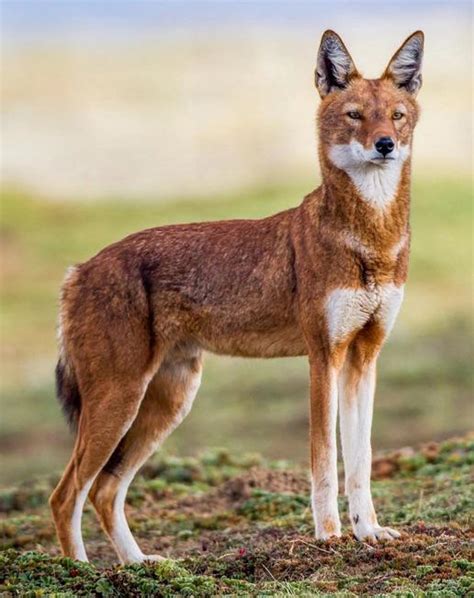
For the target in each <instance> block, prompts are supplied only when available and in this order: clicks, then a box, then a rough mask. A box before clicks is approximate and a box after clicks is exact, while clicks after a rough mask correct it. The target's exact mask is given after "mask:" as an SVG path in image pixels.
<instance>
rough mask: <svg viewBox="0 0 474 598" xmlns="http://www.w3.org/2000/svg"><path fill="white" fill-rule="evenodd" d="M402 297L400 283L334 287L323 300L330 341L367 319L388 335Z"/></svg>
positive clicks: (359, 327) (335, 340)
mask: <svg viewBox="0 0 474 598" xmlns="http://www.w3.org/2000/svg"><path fill="white" fill-rule="evenodd" d="M402 300H403V286H400V287H397V286H395V285H394V284H392V283H391V284H386V285H380V286H374V287H372V288H368V289H364V288H359V289H348V288H342V289H335V290H333V291H332V292H331V293H330V295H329V297H328V298H327V301H326V309H325V313H326V321H327V327H328V332H329V337H330V340H331V342H332V343H339V342H342V341H343V340H345V339H346V338H347V337H348V336H349V335H351V334H353V333H354V332H356V331H357V330H361V329H362V328H363V327H364V326H365V325H366V324H367V323H368V322H369V321H370V320H374V321H376V322H377V323H378V324H379V325H380V326H381V327H382V328H383V329H384V331H385V334H389V332H390V331H391V329H392V327H393V325H394V323H395V319H396V317H397V314H398V311H399V309H400V305H401V303H402Z"/></svg>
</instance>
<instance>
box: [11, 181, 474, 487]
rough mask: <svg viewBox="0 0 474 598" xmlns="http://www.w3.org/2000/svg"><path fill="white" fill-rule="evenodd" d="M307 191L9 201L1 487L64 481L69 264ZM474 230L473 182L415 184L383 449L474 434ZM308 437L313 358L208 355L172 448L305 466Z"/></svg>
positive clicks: (380, 430)
mask: <svg viewBox="0 0 474 598" xmlns="http://www.w3.org/2000/svg"><path fill="white" fill-rule="evenodd" d="M309 189H311V185H309V184H301V185H295V186H293V187H291V188H288V189H279V190H273V189H265V190H261V191H252V192H248V193H240V194H239V195H236V196H230V197H215V198H211V199H207V200H194V201H190V200H188V201H179V200H177V201H174V202H173V203H168V204H163V203H160V204H154V203H146V202H139V201H135V202H134V201H132V200H130V201H122V202H112V201H100V202H97V203H86V204H84V203H79V202H77V203H74V202H72V203H68V204H60V203H57V202H51V201H48V200H47V199H46V198H42V197H32V196H30V195H27V194H24V193H21V192H15V191H10V192H5V193H4V196H3V198H2V214H1V216H2V223H1V229H0V245H1V248H2V256H3V259H2V268H1V274H2V285H1V305H2V319H1V340H2V343H1V344H2V349H1V351H2V353H1V359H0V363H1V370H2V372H1V373H2V375H1V382H0V384H1V410H2V417H1V422H0V450H1V453H2V456H1V458H0V459H1V460H0V472H1V473H0V477H1V478H2V480H3V481H4V482H8V481H17V480H21V479H24V478H25V477H27V476H29V475H30V474H31V472H36V473H38V472H40V473H41V472H45V473H46V472H49V471H51V470H55V469H56V468H59V467H61V466H62V465H63V464H64V462H65V460H66V458H67V454H68V452H69V450H70V445H71V438H70V436H69V434H68V432H67V430H66V426H65V425H64V422H63V420H62V418H61V414H60V410H59V408H58V406H57V404H56V401H55V399H54V389H53V375H52V374H53V369H54V364H55V359H56V355H55V353H56V347H55V320H56V312H57V295H58V289H59V285H60V282H61V280H62V277H63V274H64V270H65V268H66V267H67V266H68V265H69V264H71V263H74V262H79V261H83V260H85V259H87V258H88V257H90V256H91V255H93V254H94V253H95V252H97V251H98V250H99V249H100V248H102V247H103V246H104V245H106V244H107V243H109V242H111V241H114V240H117V239H120V238H121V237H123V236H125V235H126V234H128V233H130V232H132V231H136V230H138V229H141V228H145V227H149V226H154V225H158V224H166V223H170V222H180V221H181V222H186V221H193V220H194V221H195V220H206V219H219V218H236V217H250V218H255V217H260V216H263V215H266V214H271V213H273V212H275V211H278V210H281V209H285V208H286V207H289V206H292V205H296V204H297V203H298V202H299V201H300V199H301V197H302V196H303V195H304V193H305V192H307V191H308V190H309ZM470 223H471V200H470V185H469V182H468V181H462V180H452V179H446V178H442V179H439V180H437V179H436V177H435V176H433V177H432V178H431V179H430V180H429V181H427V180H420V181H419V182H417V183H416V184H415V185H414V193H413V217H412V224H413V244H412V260H411V271H410V279H409V284H408V286H407V293H406V301H405V304H404V307H403V309H402V313H401V316H400V319H399V322H398V323H397V326H396V328H395V331H394V333H393V334H392V337H391V339H390V342H389V343H388V345H387V346H386V348H385V349H384V351H383V354H382V357H381V360H380V375H379V384H378V392H377V400H376V410H375V426H374V434H375V446H376V447H397V446H400V445H402V444H406V443H411V442H413V441H414V440H416V441H428V440H431V439H440V438H443V437H444V438H445V437H448V436H450V435H453V434H457V433H462V432H463V431H465V430H466V429H468V428H469V427H470V425H471V402H470V401H471V399H472V374H471V364H472V336H471V330H470V326H471V323H470V321H471V311H472V288H471V282H470V277H469V276H468V275H467V273H468V272H470V271H471V268H472V261H471V254H470V247H471V244H472V231H471V225H470ZM250 410H251V411H252V414H253V417H252V421H250V420H249V418H248V413H249V411H250ZM209 413H212V422H211V423H210V418H209ZM394 421H396V422H397V425H396V426H394V425H393V422H394ZM306 430H307V364H306V360H305V359H288V360H270V361H261V360H254V361H252V360H242V359H227V358H217V357H213V356H209V357H208V359H207V363H206V367H205V370H204V381H203V385H202V387H201V391H200V393H199V397H198V400H197V401H196V404H195V407H194V409H193V412H192V415H191V416H190V417H189V418H188V420H187V421H186V422H185V423H184V424H183V426H181V427H180V429H179V430H178V431H177V432H176V433H175V434H174V435H173V436H172V438H171V439H170V440H169V443H168V444H167V447H168V448H170V449H172V450H173V451H175V452H178V453H181V454H191V453H193V452H195V451H197V450H200V449H203V448H205V447H207V446H216V445H217V446H219V445H225V446H227V447H228V448H229V449H230V450H231V451H237V452H238V451H247V450H252V451H258V452H262V453H263V454H265V455H267V456H270V457H273V458H292V459H294V460H303V459H305V458H306V454H307V448H306ZM282 437H284V438H285V439H286V440H285V443H283V444H282V442H281V438H282Z"/></svg>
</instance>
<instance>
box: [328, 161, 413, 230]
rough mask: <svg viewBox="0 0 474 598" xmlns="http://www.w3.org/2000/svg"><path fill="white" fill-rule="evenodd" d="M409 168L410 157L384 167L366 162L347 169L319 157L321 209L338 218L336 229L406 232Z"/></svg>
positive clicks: (332, 217)
mask: <svg viewBox="0 0 474 598" xmlns="http://www.w3.org/2000/svg"><path fill="white" fill-rule="evenodd" d="M410 169H411V164H410V158H409V157H407V159H405V161H404V162H401V161H400V162H398V161H397V162H395V161H394V162H393V164H392V163H389V164H387V165H386V166H385V167H383V168H380V167H378V166H377V165H374V164H369V165H367V167H361V168H357V169H350V170H348V171H344V170H341V169H339V168H337V166H335V165H334V164H333V163H332V162H330V161H329V160H322V161H321V170H322V174H323V210H324V212H325V213H326V215H327V216H329V217H330V218H331V219H337V221H338V225H339V226H338V228H339V227H340V228H345V229H359V230H360V229H363V228H366V229H371V228H372V229H373V228H374V227H375V228H378V227H382V228H384V229H386V228H387V227H389V228H392V229H398V230H399V231H400V232H401V231H406V230H407V228H408V218H409V206H410ZM394 232H395V231H394Z"/></svg>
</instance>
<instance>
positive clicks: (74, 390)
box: [56, 266, 81, 432]
mask: <svg viewBox="0 0 474 598" xmlns="http://www.w3.org/2000/svg"><path fill="white" fill-rule="evenodd" d="M77 271H78V270H77V267H75V266H72V267H70V268H68V270H67V272H66V276H65V278H64V282H63V285H62V288H61V297H60V312H59V322H58V324H59V325H58V349H59V359H58V363H57V365H56V396H57V397H58V401H59V403H60V404H61V407H62V410H63V413H64V415H65V417H66V420H67V422H68V424H69V427H70V428H71V430H72V431H73V432H75V431H76V430H77V424H78V422H79V415H80V413H81V394H80V392H79V384H78V382H77V377H76V373H75V371H74V365H73V363H72V360H71V358H70V356H69V354H68V351H67V347H66V342H65V338H64V315H63V310H64V303H65V295H66V292H67V287H68V286H69V285H70V284H71V283H74V280H75V278H76V277H77Z"/></svg>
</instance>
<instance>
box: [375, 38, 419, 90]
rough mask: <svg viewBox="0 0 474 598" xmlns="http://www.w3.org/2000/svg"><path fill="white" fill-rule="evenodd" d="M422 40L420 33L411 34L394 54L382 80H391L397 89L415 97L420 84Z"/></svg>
mask: <svg viewBox="0 0 474 598" xmlns="http://www.w3.org/2000/svg"><path fill="white" fill-rule="evenodd" d="M424 39H425V36H424V34H423V32H422V31H415V33H412V34H411V35H410V36H409V37H408V38H407V39H406V40H405V41H404V42H403V44H402V45H401V46H400V48H399V49H398V50H397V51H396V52H395V54H394V55H393V57H392V59H391V60H390V62H389V63H388V66H387V68H386V69H385V72H384V74H383V76H382V78H386V79H392V81H393V82H394V83H395V85H396V86H397V87H400V89H405V90H406V91H408V93H411V94H412V95H416V94H417V93H418V91H419V90H420V87H421V83H422V76H421V64H422V61H423V46H424Z"/></svg>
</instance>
